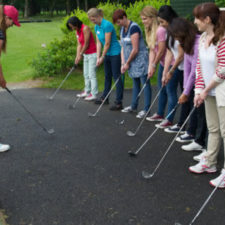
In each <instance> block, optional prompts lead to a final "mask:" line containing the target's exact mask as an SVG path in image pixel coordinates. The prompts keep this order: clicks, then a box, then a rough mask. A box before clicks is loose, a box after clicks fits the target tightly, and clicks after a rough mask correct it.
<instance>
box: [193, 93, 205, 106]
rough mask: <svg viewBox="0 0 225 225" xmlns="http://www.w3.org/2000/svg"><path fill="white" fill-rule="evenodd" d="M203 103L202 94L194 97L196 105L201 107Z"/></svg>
mask: <svg viewBox="0 0 225 225" xmlns="http://www.w3.org/2000/svg"><path fill="white" fill-rule="evenodd" d="M202 103H203V100H202V98H201V96H200V94H197V95H195V97H194V106H195V107H199V106H200V105H201V104H202Z"/></svg>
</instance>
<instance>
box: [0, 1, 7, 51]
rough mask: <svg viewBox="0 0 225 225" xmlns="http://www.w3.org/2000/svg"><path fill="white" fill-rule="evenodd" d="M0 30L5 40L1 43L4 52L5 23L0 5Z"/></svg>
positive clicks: (2, 7) (2, 8)
mask: <svg viewBox="0 0 225 225" xmlns="http://www.w3.org/2000/svg"><path fill="white" fill-rule="evenodd" d="M0 30H1V31H2V33H3V35H4V37H5V40H4V41H3V45H2V50H3V52H5V51H6V23H5V15H4V6H3V5H0Z"/></svg>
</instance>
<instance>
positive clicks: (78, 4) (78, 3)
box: [76, 0, 80, 8]
mask: <svg viewBox="0 0 225 225" xmlns="http://www.w3.org/2000/svg"><path fill="white" fill-rule="evenodd" d="M76 2H77V8H80V1H79V0H76Z"/></svg>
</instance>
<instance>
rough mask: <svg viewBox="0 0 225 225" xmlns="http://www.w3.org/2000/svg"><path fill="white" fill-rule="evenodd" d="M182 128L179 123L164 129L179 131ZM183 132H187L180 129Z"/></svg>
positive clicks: (170, 131)
mask: <svg viewBox="0 0 225 225" xmlns="http://www.w3.org/2000/svg"><path fill="white" fill-rule="evenodd" d="M179 130H180V126H179V125H178V124H175V125H173V126H172V127H168V128H166V129H165V130H164V131H165V132H167V133H178V132H179ZM180 133H181V134H183V133H185V131H183V130H182V131H180Z"/></svg>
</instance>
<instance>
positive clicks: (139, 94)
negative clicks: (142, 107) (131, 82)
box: [135, 78, 149, 101]
mask: <svg viewBox="0 0 225 225" xmlns="http://www.w3.org/2000/svg"><path fill="white" fill-rule="evenodd" d="M148 81H149V78H147V79H146V81H145V83H144V85H143V86H142V88H141V90H140V92H139V93H138V95H137V97H136V100H135V101H137V99H138V98H139V97H140V96H141V94H142V92H143V90H144V89H145V87H146V85H147V83H148Z"/></svg>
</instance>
